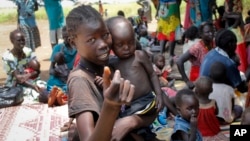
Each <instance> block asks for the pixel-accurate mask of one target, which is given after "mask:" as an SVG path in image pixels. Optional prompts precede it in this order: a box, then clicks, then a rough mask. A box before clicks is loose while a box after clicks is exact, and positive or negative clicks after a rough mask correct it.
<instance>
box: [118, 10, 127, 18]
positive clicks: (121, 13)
mask: <svg viewBox="0 0 250 141" xmlns="http://www.w3.org/2000/svg"><path fill="white" fill-rule="evenodd" d="M117 16H123V17H125V14H124V12H123V11H122V10H119V11H118V12H117Z"/></svg>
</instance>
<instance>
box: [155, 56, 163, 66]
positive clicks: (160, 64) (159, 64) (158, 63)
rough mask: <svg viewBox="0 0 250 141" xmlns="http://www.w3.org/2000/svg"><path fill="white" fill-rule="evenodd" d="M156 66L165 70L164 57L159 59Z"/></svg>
mask: <svg viewBox="0 0 250 141" xmlns="http://www.w3.org/2000/svg"><path fill="white" fill-rule="evenodd" d="M155 65H156V66H157V67H158V68H159V69H163V68H164V66H165V58H164V57H159V58H158V59H157V60H156V62H155Z"/></svg>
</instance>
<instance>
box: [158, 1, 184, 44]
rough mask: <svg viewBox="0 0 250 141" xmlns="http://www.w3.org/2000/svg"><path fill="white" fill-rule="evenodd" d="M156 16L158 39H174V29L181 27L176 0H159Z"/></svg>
mask: <svg viewBox="0 0 250 141" xmlns="http://www.w3.org/2000/svg"><path fill="white" fill-rule="evenodd" d="M158 16H159V20H158V24H157V33H158V37H157V38H158V40H168V41H175V38H176V33H177V32H176V31H178V30H180V29H181V27H180V10H179V4H178V3H177V2H176V0H160V4H159V10H158Z"/></svg>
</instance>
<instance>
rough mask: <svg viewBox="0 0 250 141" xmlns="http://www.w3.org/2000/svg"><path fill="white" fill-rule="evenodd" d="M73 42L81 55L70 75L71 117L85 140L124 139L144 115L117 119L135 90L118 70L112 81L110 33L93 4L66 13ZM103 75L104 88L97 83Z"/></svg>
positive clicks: (71, 41)
mask: <svg viewBox="0 0 250 141" xmlns="http://www.w3.org/2000/svg"><path fill="white" fill-rule="evenodd" d="M66 23H67V31H68V34H69V39H70V44H71V45H73V46H75V47H76V49H77V52H78V53H79V55H80V57H81V59H80V62H79V65H78V66H77V67H76V68H74V69H73V70H72V71H71V73H70V75H69V78H68V81H67V84H68V89H69V97H68V99H69V100H68V105H69V109H68V110H69V117H71V118H75V119H76V124H77V133H78V134H79V137H80V140H82V141H110V140H122V139H123V140H125V138H126V137H128V136H130V135H131V134H130V133H131V131H132V130H134V129H137V128H139V127H141V126H142V122H144V121H145V120H148V119H145V118H143V117H137V116H127V117H126V118H123V119H117V117H118V114H119V112H120V109H121V105H123V104H125V105H128V104H129V103H130V102H131V99H132V98H133V94H134V86H133V85H131V83H130V81H128V80H124V79H123V78H121V74H120V71H119V70H116V71H115V73H114V75H113V79H112V81H110V80H109V78H110V71H109V69H108V68H106V67H105V69H104V65H107V64H108V60H109V53H110V46H111V43H112V41H111V36H110V33H109V31H108V29H107V27H106V25H105V23H104V21H103V19H102V17H101V15H100V14H99V13H98V12H97V11H96V10H95V9H94V8H92V7H91V6H86V5H81V6H78V7H76V8H74V9H73V10H72V11H70V12H69V14H68V16H67V17H66ZM103 72H104V76H103V82H104V83H103V88H100V87H98V86H97V85H96V84H95V79H96V77H97V76H99V77H100V76H102V74H103Z"/></svg>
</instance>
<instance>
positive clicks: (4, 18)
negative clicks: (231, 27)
mask: <svg viewBox="0 0 250 141" xmlns="http://www.w3.org/2000/svg"><path fill="white" fill-rule="evenodd" d="M217 4H218V5H223V1H217ZM92 6H93V7H94V8H96V9H97V10H98V5H97V4H93V5H92ZM243 6H244V11H243V17H246V16H247V10H249V9H250V3H247V2H246V0H243ZM151 7H152V16H153V17H154V16H155V13H156V10H155V8H154V6H153V4H152V5H151ZM72 8H74V7H64V9H63V11H64V16H65V17H66V16H67V15H68V13H69V12H70V10H71V9H72ZM103 8H104V9H107V10H108V17H112V16H115V15H117V12H118V11H119V10H123V11H124V13H125V16H126V17H129V16H133V15H137V9H138V8H140V6H139V5H138V4H136V3H135V2H134V3H126V4H103ZM185 8H186V3H185V2H184V1H182V3H181V6H180V12H181V19H182V20H184V14H185V10H186V9H185ZM35 15H36V19H37V20H40V19H42V20H47V14H46V11H45V9H44V7H39V10H38V11H36V12H35ZM11 22H17V10H16V8H11V9H0V23H11Z"/></svg>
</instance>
